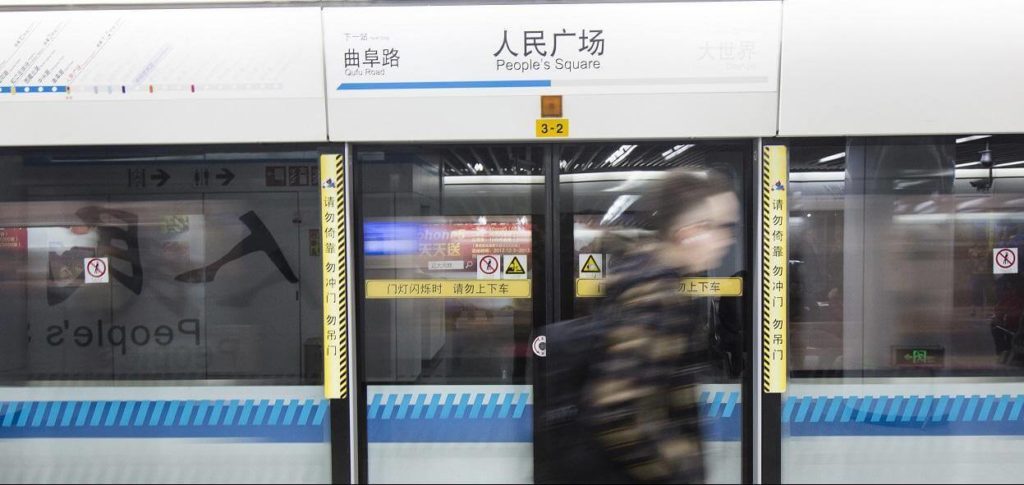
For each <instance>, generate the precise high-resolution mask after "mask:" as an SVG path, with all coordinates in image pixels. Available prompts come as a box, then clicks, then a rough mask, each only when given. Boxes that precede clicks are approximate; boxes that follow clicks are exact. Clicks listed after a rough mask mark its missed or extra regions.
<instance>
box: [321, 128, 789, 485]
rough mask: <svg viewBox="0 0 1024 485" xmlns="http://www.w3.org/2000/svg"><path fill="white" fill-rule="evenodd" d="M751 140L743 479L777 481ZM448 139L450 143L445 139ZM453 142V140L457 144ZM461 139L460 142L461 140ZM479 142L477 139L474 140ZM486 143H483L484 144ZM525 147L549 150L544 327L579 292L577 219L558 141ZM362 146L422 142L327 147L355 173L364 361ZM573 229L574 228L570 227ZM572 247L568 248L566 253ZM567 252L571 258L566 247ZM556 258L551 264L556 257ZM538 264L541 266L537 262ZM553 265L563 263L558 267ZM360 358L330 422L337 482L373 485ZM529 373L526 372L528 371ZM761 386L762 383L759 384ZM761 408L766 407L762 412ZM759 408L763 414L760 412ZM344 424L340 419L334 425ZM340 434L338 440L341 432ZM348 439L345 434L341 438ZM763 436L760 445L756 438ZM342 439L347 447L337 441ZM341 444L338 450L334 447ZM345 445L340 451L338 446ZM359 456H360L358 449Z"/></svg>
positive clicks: (776, 412) (774, 402)
mask: <svg viewBox="0 0 1024 485" xmlns="http://www.w3.org/2000/svg"><path fill="white" fill-rule="evenodd" d="M749 141H750V143H751V150H750V151H751V153H752V157H751V158H749V159H747V160H744V166H745V169H744V170H743V179H744V180H743V186H744V187H747V188H748V189H747V190H745V191H744V196H743V198H742V200H741V203H742V204H743V206H744V207H745V208H747V210H748V212H747V214H748V215H747V217H746V220H745V221H744V222H745V224H744V227H745V228H746V230H745V233H744V234H743V235H742V236H741V237H743V238H744V240H745V241H747V242H748V245H747V248H748V249H747V251H746V254H745V258H744V259H745V266H746V267H747V268H750V270H751V271H750V272H749V273H748V274H749V275H750V276H749V277H747V278H745V281H744V282H743V291H744V295H746V296H745V297H744V299H743V301H744V303H743V304H744V309H745V313H746V315H747V316H748V318H749V319H750V320H751V322H748V323H749V325H747V326H746V328H747V329H748V331H747V332H745V334H744V349H745V350H746V352H747V355H748V358H747V359H745V364H744V371H743V373H742V376H741V381H740V383H741V396H742V405H741V406H740V408H741V410H742V433H741V448H742V453H741V466H742V470H741V480H742V483H779V482H780V479H781V473H780V469H781V461H780V460H781V449H780V446H779V445H780V437H781V434H780V426H781V423H780V420H779V416H780V411H781V409H780V403H781V396H779V395H768V394H763V393H761V392H760V391H758V396H757V397H759V398H760V399H759V403H758V402H755V400H754V398H755V393H754V389H755V385H758V383H759V382H760V375H759V366H757V365H755V363H756V361H757V359H758V358H759V352H758V346H759V345H760V334H759V333H755V329H759V328H760V326H759V325H758V320H759V318H758V314H756V313H755V312H754V310H755V308H756V306H755V302H754V300H755V299H756V295H757V293H755V292H756V291H757V289H758V288H757V287H756V286H755V285H754V281H755V279H757V278H758V276H759V275H758V273H757V267H758V266H757V265H756V264H755V263H756V257H755V254H756V253H758V251H759V244H760V237H759V232H758V230H759V227H760V225H759V214H760V207H759V205H758V204H759V202H758V201H759V198H758V197H757V193H756V190H757V187H758V186H757V184H756V183H755V182H754V181H755V180H758V178H759V176H760V149H761V145H762V140H761V139H759V138H751V139H749ZM498 143H501V144H506V145H507V144H513V143H508V142H504V143H502V142H496V143H495V144H498ZM568 143H573V144H581V143H586V144H609V143H610V144H616V143H622V141H607V140H603V141H593V142H579V141H572V142H568ZM445 144H446V145H447V144H448V143H445ZM452 144H455V143H452ZM459 144H461V143H459ZM474 144H475V143H474ZM481 144H483V143H481ZM522 144H524V145H534V146H539V147H542V148H543V150H544V152H543V163H542V169H543V170H542V172H543V177H544V205H545V206H544V208H543V211H544V212H543V214H544V237H543V247H544V258H545V262H544V266H543V267H544V268H545V270H544V272H543V273H544V274H543V275H542V278H540V279H542V280H543V281H540V282H537V283H535V286H537V284H538V283H539V284H540V285H541V288H544V289H546V291H543V294H544V297H543V298H544V301H543V303H542V304H543V307H544V311H543V312H542V313H540V314H538V313H535V315H543V316H542V318H536V316H535V318H534V329H535V330H536V329H538V328H540V327H542V326H543V325H546V324H549V323H553V322H557V321H560V320H562V319H563V318H565V316H566V315H569V314H571V311H572V310H571V309H569V313H565V312H564V311H563V309H564V308H563V305H570V306H571V302H572V301H573V298H574V297H575V294H574V292H573V287H572V285H566V284H563V280H565V278H566V276H565V275H572V274H574V271H575V264H574V261H572V247H571V245H570V246H568V247H567V248H563V244H562V243H563V242H564V241H563V238H564V236H565V234H571V230H572V221H571V220H568V221H563V220H562V219H563V218H562V213H561V209H562V207H561V206H562V204H561V198H562V191H561V183H560V175H561V167H560V165H559V162H560V161H559V160H558V157H557V156H556V155H557V150H556V147H557V146H558V145H559V143H550V142H548V143H537V142H524V143H522ZM361 145H372V146H389V145H406V146H409V145H416V144H414V143H395V144H383V143H366V144H363V143H359V144H355V143H344V144H339V145H334V146H332V148H333V149H334V150H324V153H328V152H334V153H337V152H338V151H339V150H343V151H342V153H345V154H346V158H347V159H348V163H349V165H348V166H349V168H350V177H351V180H352V184H351V190H349V194H350V196H349V197H350V198H349V199H348V203H349V207H350V208H351V212H350V221H351V226H350V230H351V233H352V243H353V245H354V246H355V247H353V248H350V249H349V250H350V251H352V253H353V263H354V264H353V267H352V268H351V271H353V272H354V273H355V281H356V282H357V284H355V285H353V291H352V298H353V300H352V304H351V308H352V310H353V312H354V319H353V321H354V322H355V332H354V333H355V338H354V339H352V340H351V342H352V343H353V344H354V345H355V352H354V353H353V354H354V355H355V356H356V358H357V359H359V360H361V359H362V356H363V355H365V354H364V348H365V339H364V337H363V332H361V331H359V330H360V324H361V318H360V317H361V314H362V308H361V306H362V302H363V298H364V296H365V295H364V287H363V286H364V285H362V284H359V283H358V282H359V281H360V280H361V279H362V278H363V277H364V276H363V275H364V274H365V271H364V268H365V259H364V255H363V251H361V247H362V243H363V228H362V217H361V200H362V199H361V197H362V190H361V186H362V184H361V181H362V180H363V164H360V163H357V162H356V160H354V158H353V157H354V154H355V148H356V147H357V146H361ZM567 230H568V232H567ZM565 249H567V251H565ZM566 252H567V253H568V256H566V254H563V253H566ZM552 262H553V263H552ZM538 266H539V265H538ZM552 269H557V270H556V271H552ZM359 360H357V361H356V362H355V365H354V367H355V369H354V376H355V381H354V383H353V384H354V385H353V386H352V389H353V394H354V396H352V397H353V402H354V403H355V407H356V410H355V413H354V417H355V419H356V420H357V421H356V422H355V423H352V426H349V425H348V422H347V419H339V420H338V421H334V420H332V429H331V432H332V453H331V454H332V465H333V467H332V468H333V469H334V470H336V472H335V473H333V482H334V483H349V476H350V475H349V471H350V470H351V468H350V467H352V466H354V467H355V468H356V471H357V473H356V474H355V475H356V476H357V478H358V483H369V480H368V478H369V476H368V467H367V465H368V441H367V436H366V419H367V396H366V392H365V389H364V388H365V382H366V375H365V369H364V366H363V365H361V362H360V361H359ZM530 363H531V364H530V366H532V367H528V369H532V376H531V378H532V382H531V385H532V386H533V396H534V406H535V409H536V405H537V403H538V402H541V403H542V402H544V401H543V400H544V389H543V388H544V386H542V385H538V383H540V382H541V381H539V380H538V376H542V375H544V374H543V372H544V363H543V359H537V358H534V359H531V360H530ZM529 372H531V371H530V370H528V373H529ZM758 389H760V387H759V386H758ZM758 411H760V412H758ZM348 412H349V410H348V409H341V407H340V406H338V409H335V406H334V405H333V404H332V410H331V415H332V417H334V416H338V417H339V418H343V417H347V416H348ZM755 413H756V414H757V415H756V416H755ZM538 414H539V413H536V412H535V413H534V417H533V418H534V429H537V424H538V423H537V415H538ZM335 423H338V424H335ZM758 426H761V427H762V428H761V429H760V430H759V431H760V432H758V430H756V429H755V428H756V427H758ZM350 433H354V434H355V435H356V440H355V442H356V444H357V446H356V448H355V453H350V448H349V446H348V443H349V441H348V440H349V435H350ZM336 437H337V438H336ZM341 437H344V439H340V438H341ZM756 439H758V440H759V441H758V442H757V443H755V440H756ZM339 445H341V446H339ZM336 446H338V448H340V449H338V448H336ZM342 450H343V451H344V452H343V453H339V451H342ZM545 452H546V450H544V449H543V444H539V445H538V443H537V442H536V441H535V442H534V463H535V465H536V463H538V462H539V460H538V456H540V455H541V454H543V453H545ZM353 454H354V455H355V456H354V457H353V456H352V455H353ZM352 458H355V462H354V463H353V462H352Z"/></svg>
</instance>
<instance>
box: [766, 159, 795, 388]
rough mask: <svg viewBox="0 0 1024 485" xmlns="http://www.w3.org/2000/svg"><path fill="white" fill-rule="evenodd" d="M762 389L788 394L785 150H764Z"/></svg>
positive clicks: (786, 187)
mask: <svg viewBox="0 0 1024 485" xmlns="http://www.w3.org/2000/svg"><path fill="white" fill-rule="evenodd" d="M761 164H762V165H761V238H762V240H761V251H762V253H761V255H762V256H761V257H762V260H761V280H762V282H761V287H762V288H763V290H762V292H763V293H762V295H761V298H763V300H762V301H761V310H762V315H761V318H762V321H761V329H762V332H761V333H762V335H761V338H762V339H763V340H762V346H761V348H762V352H764V355H762V356H761V358H762V361H763V365H762V369H763V373H762V385H763V390H764V392H766V393H784V392H786V383H787V378H788V370H787V367H788V366H787V359H788V355H787V352H788V348H787V347H786V338H787V336H788V335H789V332H788V330H787V326H788V323H789V322H788V314H787V311H786V309H787V306H788V304H789V302H788V298H789V296H788V291H787V285H788V279H787V276H788V272H789V268H788V266H789V252H788V247H787V239H788V227H789V212H788V210H789V209H788V208H787V206H786V204H787V196H786V195H787V194H788V193H789V188H790V187H789V163H788V154H787V152H786V147H785V146H783V145H769V146H765V147H764V153H763V154H762V158H761Z"/></svg>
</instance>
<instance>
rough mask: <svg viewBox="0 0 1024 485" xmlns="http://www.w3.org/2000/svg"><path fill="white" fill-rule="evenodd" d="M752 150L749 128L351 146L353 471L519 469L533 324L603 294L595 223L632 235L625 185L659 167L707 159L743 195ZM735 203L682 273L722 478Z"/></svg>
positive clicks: (735, 375) (531, 406)
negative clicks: (703, 353) (710, 347)
mask: <svg viewBox="0 0 1024 485" xmlns="http://www.w3.org/2000/svg"><path fill="white" fill-rule="evenodd" d="M753 154H754V145H753V143H752V142H750V141H743V142H722V141H718V142H684V141H679V142H657V143H637V144H623V143H614V144H608V143H593V144H564V145H563V144H557V145H425V146H410V145H402V146H356V147H354V149H353V151H352V155H353V160H354V166H355V177H356V178H355V184H354V186H355V187H356V193H355V195H354V197H355V199H356V208H355V210H356V213H357V218H356V221H355V223H356V224H355V225H356V247H355V248H354V249H355V250H356V252H357V254H358V255H359V256H358V258H359V260H358V261H357V268H356V271H357V275H358V276H357V281H359V284H358V285H357V297H358V304H359V307H358V310H357V319H358V322H357V330H358V332H357V335H358V338H359V340H360V343H359V345H360V348H359V352H358V354H359V356H360V371H359V373H360V375H359V394H360V398H361V399H362V401H363V402H362V403H361V405H360V406H359V409H360V413H361V414H362V416H361V417H360V427H361V428H362V429H364V430H365V433H363V435H364V436H363V439H362V440H361V443H360V448H361V450H360V461H361V463H360V467H359V468H360V470H361V475H362V477H361V479H362V481H364V482H367V483H428V482H445V483H457V482H466V483H485V482H494V483H532V482H533V481H534V473H535V466H536V465H535V464H536V463H540V462H541V461H542V460H537V457H538V456H542V455H543V454H545V453H550V452H552V451H551V450H548V449H546V448H545V444H544V443H543V442H540V441H537V439H536V438H535V436H534V433H533V429H534V416H535V413H534V410H535V409H539V408H540V407H541V406H543V405H544V395H545V391H546V390H545V382H544V362H543V358H541V357H539V356H537V353H536V351H537V350H539V348H538V349H535V348H534V345H533V344H534V337H535V336H537V334H538V330H539V329H540V328H541V327H542V326H543V325H545V324H548V323H551V322H555V321H559V320H561V319H566V318H572V317H576V316H582V315H585V314H587V313H588V312H590V311H591V309H592V308H593V307H594V305H595V304H596V303H597V302H599V301H600V300H601V297H602V282H603V278H604V277H605V276H607V274H608V273H607V264H608V262H609V261H611V258H612V257H613V256H612V255H611V254H610V253H611V251H609V250H608V248H607V247H606V246H604V245H603V244H606V242H607V240H608V238H607V237H606V236H621V235H623V234H626V233H630V231H633V233H634V235H636V231H635V230H636V229H637V228H638V224H637V218H638V216H639V214H640V213H641V212H642V211H643V210H644V208H645V203H644V202H642V201H640V195H642V194H643V193H644V191H645V190H648V189H649V188H650V187H651V186H652V184H653V183H654V182H656V181H657V180H658V179H659V178H660V177H661V176H662V175H663V174H664V172H665V171H666V170H669V169H671V168H675V167H689V168H693V169H695V170H707V169H715V170H718V171H720V172H722V173H724V174H725V175H726V176H728V177H729V178H730V180H732V181H733V183H734V186H735V190H736V193H737V194H738V195H739V196H740V198H741V201H746V199H748V198H749V190H748V187H749V185H750V184H749V183H748V182H749V181H750V176H751V175H750V174H751V167H752V159H753ZM743 205H744V206H745V207H748V206H749V204H746V203H745V204H743ZM745 210H749V209H745ZM742 216H743V221H744V222H743V223H742V224H741V225H740V227H739V228H737V234H736V239H737V245H736V247H735V248H734V249H733V250H732V252H731V253H730V254H729V256H728V257H727V258H726V263H725V264H724V265H723V267H721V268H718V269H716V270H714V271H712V272H710V273H709V274H707V275H695V276H699V277H702V278H703V279H702V280H700V281H698V280H696V279H695V280H693V281H689V282H686V283H688V284H690V286H686V285H683V283H684V282H680V283H681V288H683V287H685V288H688V289H689V291H691V292H694V295H695V296H696V297H698V298H702V299H704V300H705V301H706V306H705V307H704V308H705V310H706V314H705V315H704V317H706V320H707V322H708V324H709V325H711V326H713V327H714V328H715V329H717V334H716V337H717V338H718V339H719V340H720V341H721V342H722V343H721V347H720V350H721V351H722V352H721V353H720V355H722V356H723V357H722V358H720V359H719V360H717V361H716V362H717V364H718V375H717V376H716V377H715V378H714V380H713V382H710V383H708V384H707V385H705V386H704V387H703V388H702V390H701V394H700V399H702V400H703V402H704V403H705V405H704V406H703V410H704V412H705V414H706V416H707V417H708V423H709V424H708V427H707V429H706V436H707V437H708V446H707V460H708V470H709V476H708V478H709V480H710V481H713V482H723V483H725V482H739V481H741V480H742V479H743V477H744V476H747V475H746V474H745V473H743V467H742V465H741V462H743V461H744V460H742V459H741V458H742V456H743V452H742V450H743V449H744V447H743V443H744V440H743V437H744V433H743V430H744V429H749V426H747V427H744V422H745V418H744V416H745V413H744V412H743V405H742V403H743V402H746V399H744V396H745V395H746V392H745V390H746V391H749V388H750V386H749V382H748V383H747V386H746V387H744V386H743V385H742V384H743V382H747V381H744V380H743V378H742V377H741V376H749V372H746V371H745V368H746V366H747V365H748V359H746V358H745V355H744V353H745V352H744V349H746V348H748V347H749V345H748V344H749V341H745V339H746V338H747V337H748V332H746V331H745V330H746V328H747V327H749V325H747V323H749V318H750V317H749V315H750V300H749V295H750V294H751V291H750V278H749V276H748V273H747V271H748V270H749V268H750V245H749V241H750V236H751V233H750V230H751V229H750V228H751V225H750V224H749V222H748V220H749V217H750V214H749V213H744V214H742ZM612 233H615V234H612ZM748 448H749V447H748ZM747 461H748V462H749V460H747Z"/></svg>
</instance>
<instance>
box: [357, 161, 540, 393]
mask: <svg viewBox="0 0 1024 485" xmlns="http://www.w3.org/2000/svg"><path fill="white" fill-rule="evenodd" d="M540 152H541V151H540V150H538V149H535V148H525V147H500V146H472V145H470V146H453V147H437V148H423V149H418V148H407V149H388V150H378V149H373V148H364V149H361V150H360V151H359V152H358V153H357V157H356V160H357V162H360V163H361V166H362V167H363V172H362V184H363V187H364V190H363V195H362V200H363V205H362V207H363V209H362V214H363V219H362V226H361V227H362V239H363V255H364V267H365V275H366V279H367V282H366V288H365V290H366V292H365V296H366V301H365V317H364V318H365V322H366V324H365V329H364V335H365V338H366V342H367V343H366V348H367V349H368V351H367V353H366V356H365V359H366V373H367V379H368V382H370V383H378V382H388V383H416V384H524V383H526V382H527V371H526V362H527V360H528V357H529V354H528V352H529V339H530V334H531V333H532V332H533V326H534V315H535V313H534V309H535V306H536V304H537V303H536V301H535V298H534V296H535V295H534V294H533V289H534V288H535V287H536V285H537V284H538V283H539V282H537V281H536V275H537V274H538V273H537V266H538V264H540V261H539V260H538V258H537V256H536V253H535V245H536V244H537V241H538V240H539V239H540V238H539V237H537V236H536V234H539V233H540V231H541V227H540V224H539V221H540V220H542V218H541V217H540V213H539V212H540V211H541V210H542V204H541V202H540V201H541V200H542V196H543V177H542V176H541V161H540Z"/></svg>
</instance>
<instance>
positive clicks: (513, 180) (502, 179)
mask: <svg viewBox="0 0 1024 485" xmlns="http://www.w3.org/2000/svg"><path fill="white" fill-rule="evenodd" d="M543 183H544V176H543V175H448V176H446V177H445V178H444V184H445V185H532V184H543Z"/></svg>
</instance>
